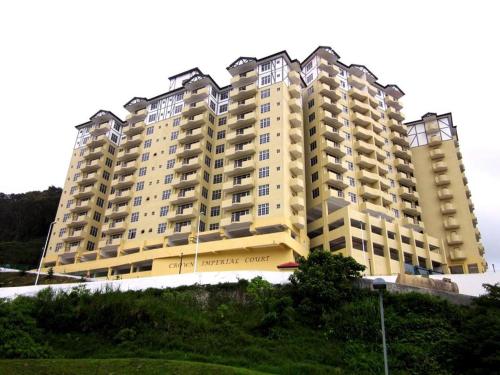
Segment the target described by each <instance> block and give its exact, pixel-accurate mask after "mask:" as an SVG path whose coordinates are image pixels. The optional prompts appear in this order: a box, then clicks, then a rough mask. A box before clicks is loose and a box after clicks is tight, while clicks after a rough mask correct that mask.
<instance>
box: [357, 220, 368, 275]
mask: <svg viewBox="0 0 500 375" xmlns="http://www.w3.org/2000/svg"><path fill="white" fill-rule="evenodd" d="M360 223H361V224H360V225H359V228H360V229H361V248H362V249H363V258H364V259H365V267H366V268H365V275H366V270H370V267H369V265H368V261H367V259H366V249H365V230H364V228H363V225H364V223H363V222H362V221H360ZM368 275H370V273H369V272H368Z"/></svg>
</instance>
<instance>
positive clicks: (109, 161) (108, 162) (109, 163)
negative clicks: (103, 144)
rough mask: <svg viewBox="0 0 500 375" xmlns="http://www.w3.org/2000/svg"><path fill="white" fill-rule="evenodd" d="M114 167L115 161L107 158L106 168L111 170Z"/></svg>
mask: <svg viewBox="0 0 500 375" xmlns="http://www.w3.org/2000/svg"><path fill="white" fill-rule="evenodd" d="M112 165H113V160H111V159H110V158H106V166H107V167H110V168H111V166H112Z"/></svg>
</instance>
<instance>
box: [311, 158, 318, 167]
mask: <svg viewBox="0 0 500 375" xmlns="http://www.w3.org/2000/svg"><path fill="white" fill-rule="evenodd" d="M316 164H318V157H317V156H313V157H312V158H311V167H312V166H313V165H316Z"/></svg>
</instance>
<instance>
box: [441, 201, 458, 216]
mask: <svg viewBox="0 0 500 375" xmlns="http://www.w3.org/2000/svg"><path fill="white" fill-rule="evenodd" d="M455 212H457V209H456V207H455V205H454V204H453V203H450V202H447V203H444V204H442V205H441V213H442V214H445V215H449V214H454V213H455Z"/></svg>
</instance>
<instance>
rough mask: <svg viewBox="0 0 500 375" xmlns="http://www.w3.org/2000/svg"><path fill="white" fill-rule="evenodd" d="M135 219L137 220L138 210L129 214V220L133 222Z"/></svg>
mask: <svg viewBox="0 0 500 375" xmlns="http://www.w3.org/2000/svg"><path fill="white" fill-rule="evenodd" d="M136 221H139V212H133V213H132V215H130V222H131V223H135V222H136Z"/></svg>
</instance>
